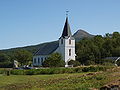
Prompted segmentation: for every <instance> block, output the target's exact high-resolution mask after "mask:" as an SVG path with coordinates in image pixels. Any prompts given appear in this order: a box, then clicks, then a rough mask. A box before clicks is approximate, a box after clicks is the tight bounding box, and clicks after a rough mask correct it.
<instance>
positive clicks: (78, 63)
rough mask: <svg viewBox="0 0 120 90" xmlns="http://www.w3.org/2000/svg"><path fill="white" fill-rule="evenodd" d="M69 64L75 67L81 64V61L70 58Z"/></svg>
mask: <svg viewBox="0 0 120 90" xmlns="http://www.w3.org/2000/svg"><path fill="white" fill-rule="evenodd" d="M68 65H73V67H76V66H80V62H79V61H75V60H70V61H69V62H68Z"/></svg>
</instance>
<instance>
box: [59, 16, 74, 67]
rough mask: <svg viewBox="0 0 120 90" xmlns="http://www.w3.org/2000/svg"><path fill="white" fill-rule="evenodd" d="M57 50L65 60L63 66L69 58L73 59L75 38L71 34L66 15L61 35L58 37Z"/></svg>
mask: <svg viewBox="0 0 120 90" xmlns="http://www.w3.org/2000/svg"><path fill="white" fill-rule="evenodd" d="M59 52H60V53H61V55H62V57H63V60H64V61H65V64H66V65H65V67H68V62H69V61H70V60H75V55H76V54H75V39H74V37H72V34H71V30H70V26H69V23H68V17H66V21H65V25H64V28H63V32H62V36H61V37H60V38H59Z"/></svg>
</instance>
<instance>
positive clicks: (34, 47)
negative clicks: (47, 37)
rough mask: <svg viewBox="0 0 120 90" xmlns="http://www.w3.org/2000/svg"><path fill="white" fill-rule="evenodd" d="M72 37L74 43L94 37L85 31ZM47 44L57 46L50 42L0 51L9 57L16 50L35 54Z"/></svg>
mask: <svg viewBox="0 0 120 90" xmlns="http://www.w3.org/2000/svg"><path fill="white" fill-rule="evenodd" d="M73 37H74V38H75V40H76V41H79V40H81V39H82V38H91V37H94V35H91V34H89V33H87V32H86V31H84V30H81V29H80V30H78V31H77V32H75V33H74V34H73ZM48 44H58V41H52V42H47V43H42V44H38V45H31V46H26V47H18V48H11V49H6V50H0V51H2V52H5V53H6V54H8V55H10V54H11V53H13V52H14V51H15V50H18V49H25V50H28V51H30V52H31V53H35V52H36V51H37V50H38V49H42V48H43V47H45V46H46V45H47V46H48ZM50 48H52V47H50Z"/></svg>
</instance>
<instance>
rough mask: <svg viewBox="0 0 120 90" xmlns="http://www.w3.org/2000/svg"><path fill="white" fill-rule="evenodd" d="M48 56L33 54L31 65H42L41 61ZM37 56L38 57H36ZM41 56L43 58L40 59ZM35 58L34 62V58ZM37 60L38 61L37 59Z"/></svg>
mask: <svg viewBox="0 0 120 90" xmlns="http://www.w3.org/2000/svg"><path fill="white" fill-rule="evenodd" d="M47 57H48V55H40V56H33V66H42V62H44V60H45V59H46V58H47ZM38 58H39V59H38ZM42 58H43V59H42ZM35 59H36V63H34V60H35ZM38 60H39V61H38Z"/></svg>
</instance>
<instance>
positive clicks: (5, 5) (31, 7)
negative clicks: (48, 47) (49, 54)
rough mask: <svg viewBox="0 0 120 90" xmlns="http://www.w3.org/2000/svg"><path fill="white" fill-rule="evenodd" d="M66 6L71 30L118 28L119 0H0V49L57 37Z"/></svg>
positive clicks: (103, 31) (101, 33) (119, 23)
mask: <svg viewBox="0 0 120 90" xmlns="http://www.w3.org/2000/svg"><path fill="white" fill-rule="evenodd" d="M66 10H69V11H70V12H69V24H70V26H71V31H72V33H74V32H76V31H77V30H78V29H83V30H85V31H87V32H89V33H91V34H94V35H97V34H99V35H104V34H105V33H112V32H114V31H118V32H120V0H0V49H7V48H15V47H22V46H27V45H36V44H39V43H43V42H49V41H54V40H57V39H58V38H59V37H60V36H61V33H62V30H63V26H64V22H65V11H66Z"/></svg>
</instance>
